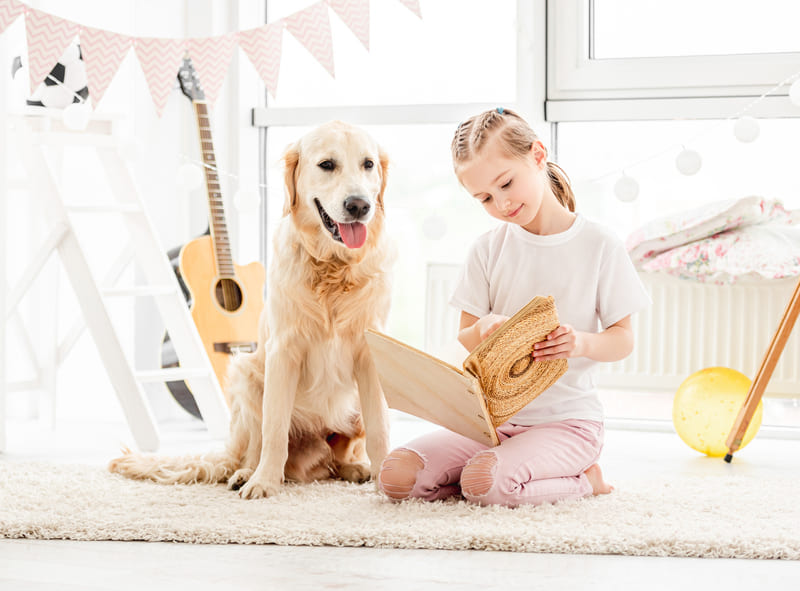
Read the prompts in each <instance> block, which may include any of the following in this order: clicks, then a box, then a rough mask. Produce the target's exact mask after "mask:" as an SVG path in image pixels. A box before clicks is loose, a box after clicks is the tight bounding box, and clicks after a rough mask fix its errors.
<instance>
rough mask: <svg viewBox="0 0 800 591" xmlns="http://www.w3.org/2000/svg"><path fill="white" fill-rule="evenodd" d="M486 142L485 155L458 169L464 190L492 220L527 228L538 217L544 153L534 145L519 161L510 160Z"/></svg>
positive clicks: (544, 174)
mask: <svg viewBox="0 0 800 591" xmlns="http://www.w3.org/2000/svg"><path fill="white" fill-rule="evenodd" d="M497 144H498V141H497V139H496V138H492V139H491V140H489V143H488V144H487V145H486V147H485V149H484V151H483V152H482V153H481V154H480V155H478V156H476V157H474V158H472V160H469V161H468V162H465V163H463V164H461V165H460V166H459V167H458V178H459V180H460V181H461V184H462V185H463V186H464V188H465V189H466V190H467V191H469V193H470V194H471V195H472V196H473V197H474V198H475V199H477V200H478V201H480V202H481V204H483V207H484V209H486V211H487V212H488V213H489V215H491V216H492V217H494V218H497V219H498V220H502V221H504V222H511V223H513V224H518V225H520V226H523V227H525V226H528V225H530V224H531V222H533V221H534V220H535V218H536V216H537V214H538V213H539V209H540V207H541V204H542V199H543V198H544V195H545V191H547V190H550V185H549V183H548V181H547V171H546V168H547V153H546V152H545V149H544V145H543V144H542V143H541V142H540V141H536V142H534V143H533V146H531V150H530V152H528V153H527V154H526V155H525V156H523V157H522V158H518V157H513V156H509V155H508V154H506V153H505V152H504V151H503V150H502V149H501V148H500V147H499V146H498V145H497Z"/></svg>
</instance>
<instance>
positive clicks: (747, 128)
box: [733, 116, 761, 143]
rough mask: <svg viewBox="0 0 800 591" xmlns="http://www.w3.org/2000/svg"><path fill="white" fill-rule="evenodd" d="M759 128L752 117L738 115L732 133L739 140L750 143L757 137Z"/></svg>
mask: <svg viewBox="0 0 800 591" xmlns="http://www.w3.org/2000/svg"><path fill="white" fill-rule="evenodd" d="M760 132H761V128H760V126H759V125H758V120H757V119H754V118H753V117H747V116H745V117H739V119H737V120H736V123H734V124H733V135H735V136H736V139H737V140H739V141H740V142H745V143H750V142H753V141H755V140H756V139H757V138H758V134H759V133H760Z"/></svg>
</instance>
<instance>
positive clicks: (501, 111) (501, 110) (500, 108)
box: [497, 107, 505, 115]
mask: <svg viewBox="0 0 800 591" xmlns="http://www.w3.org/2000/svg"><path fill="white" fill-rule="evenodd" d="M503 111H505V109H503V107H497V112H498V113H500V114H501V115H502V114H503Z"/></svg>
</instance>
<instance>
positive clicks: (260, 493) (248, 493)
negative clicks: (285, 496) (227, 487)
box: [239, 478, 281, 499]
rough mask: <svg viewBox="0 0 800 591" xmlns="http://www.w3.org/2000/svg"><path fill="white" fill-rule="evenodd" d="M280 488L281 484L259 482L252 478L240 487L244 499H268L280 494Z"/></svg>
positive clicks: (240, 493) (240, 494)
mask: <svg viewBox="0 0 800 591" xmlns="http://www.w3.org/2000/svg"><path fill="white" fill-rule="evenodd" d="M280 488H281V487H280V484H269V483H267V482H264V483H262V482H257V481H256V480H255V479H253V478H251V479H250V480H248V481H247V484H245V485H244V486H243V487H242V488H240V489H239V496H240V497H242V498H243V499H266V498H268V497H271V496H274V495H276V494H278V491H280Z"/></svg>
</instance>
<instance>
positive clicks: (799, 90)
mask: <svg viewBox="0 0 800 591" xmlns="http://www.w3.org/2000/svg"><path fill="white" fill-rule="evenodd" d="M789 100H790V101H792V104H793V105H794V106H796V107H800V79H797V80H795V81H794V82H793V83H792V85H791V86H790V87H789Z"/></svg>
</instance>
